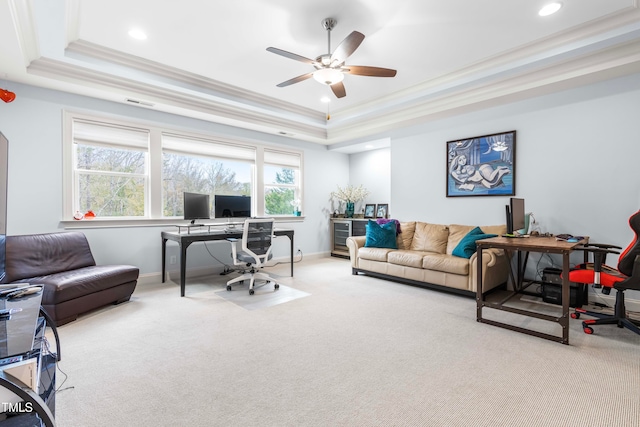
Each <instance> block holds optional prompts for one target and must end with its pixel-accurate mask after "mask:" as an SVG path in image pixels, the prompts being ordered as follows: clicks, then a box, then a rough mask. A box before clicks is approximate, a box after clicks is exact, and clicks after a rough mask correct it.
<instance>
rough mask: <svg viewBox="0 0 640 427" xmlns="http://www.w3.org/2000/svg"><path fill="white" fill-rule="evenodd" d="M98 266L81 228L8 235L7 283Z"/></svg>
mask: <svg viewBox="0 0 640 427" xmlns="http://www.w3.org/2000/svg"><path fill="white" fill-rule="evenodd" d="M93 265H96V262H95V260H94V259H93V255H91V249H90V248H89V242H87V238H86V237H85V235H84V234H83V233H81V232H78V231H70V232H63V233H47V234H31V235H20V236H7V259H6V267H5V270H6V273H7V275H6V277H5V281H6V282H7V283H10V282H15V281H17V280H22V279H25V278H29V277H38V276H44V275H47V274H52V273H60V272H64V271H69V270H75V269H77V268H83V267H90V266H93Z"/></svg>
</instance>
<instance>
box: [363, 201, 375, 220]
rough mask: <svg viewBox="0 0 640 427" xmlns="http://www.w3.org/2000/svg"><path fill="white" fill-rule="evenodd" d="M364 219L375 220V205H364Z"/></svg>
mask: <svg viewBox="0 0 640 427" xmlns="http://www.w3.org/2000/svg"><path fill="white" fill-rule="evenodd" d="M364 217H365V218H375V217H376V205H374V204H366V205H364Z"/></svg>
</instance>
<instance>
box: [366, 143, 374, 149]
mask: <svg viewBox="0 0 640 427" xmlns="http://www.w3.org/2000/svg"><path fill="white" fill-rule="evenodd" d="M364 148H368V149H372V148H373V145H371V144H367V145H365V146H364Z"/></svg>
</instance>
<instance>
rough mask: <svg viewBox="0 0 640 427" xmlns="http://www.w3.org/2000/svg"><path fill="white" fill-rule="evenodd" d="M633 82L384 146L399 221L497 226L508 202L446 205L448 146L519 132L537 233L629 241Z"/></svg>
mask: <svg viewBox="0 0 640 427" xmlns="http://www.w3.org/2000/svg"><path fill="white" fill-rule="evenodd" d="M639 117H640V74H638V75H635V76H632V77H629V78H624V79H617V80H615V81H610V82H608V83H601V84H597V85H592V86H589V87H585V88H581V89H576V90H571V91H566V92H561V93H556V94H554V95H550V96H545V97H540V98H536V99H533V100H529V101H522V102H519V103H515V104H512V105H508V106H505V107H500V108H494V109H490V110H485V111H483V112H481V113H474V114H467V115H463V116H459V117H456V118H455V119H450V120H445V121H442V122H439V123H431V124H429V125H428V126H425V129H424V131H423V132H422V133H419V134H415V135H413V136H408V137H404V138H398V139H393V140H392V142H391V170H392V174H391V194H392V203H393V205H394V208H395V210H396V214H397V216H398V217H399V218H402V219H418V220H424V221H431V222H441V223H453V222H457V223H463V224H490V223H491V224H494V223H504V205H505V204H507V203H508V200H509V198H508V197H462V198H447V197H446V196H445V190H446V189H445V178H446V141H449V140H454V139H461V138H465V137H473V136H477V135H484V134H489V133H496V132H502V131H509V130H514V129H515V130H516V132H517V134H516V139H517V141H516V171H515V176H516V195H517V196H518V197H522V198H524V199H525V201H526V209H527V211H532V212H534V213H535V216H536V218H537V220H538V221H539V222H540V223H541V226H542V228H543V231H550V232H553V233H570V234H574V235H590V236H592V238H593V239H594V240H598V241H609V242H612V243H618V244H620V245H621V246H622V245H625V246H626V245H627V244H628V243H629V242H630V241H631V237H632V234H631V230H630V229H629V227H628V225H627V219H628V217H629V216H630V215H631V214H632V213H634V212H635V211H637V210H638V208H640V166H639V161H640V120H639V119H638V118H639Z"/></svg>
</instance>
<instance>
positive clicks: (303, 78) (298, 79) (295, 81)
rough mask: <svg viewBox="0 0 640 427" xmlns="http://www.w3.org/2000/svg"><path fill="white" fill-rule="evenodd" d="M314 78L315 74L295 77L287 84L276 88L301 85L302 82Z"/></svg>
mask: <svg viewBox="0 0 640 427" xmlns="http://www.w3.org/2000/svg"><path fill="white" fill-rule="evenodd" d="M311 77H313V73H307V74H303V75H301V76H298V77H294V78H292V79H289V80H287V81H286V82H282V83H280V84H278V85H276V86H278V87H285V86H289V85H292V84H294V83H300V82H301V81H304V80H307V79H309V78H311Z"/></svg>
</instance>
